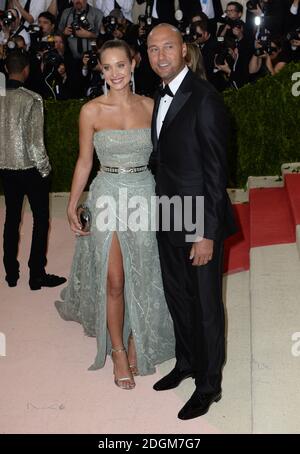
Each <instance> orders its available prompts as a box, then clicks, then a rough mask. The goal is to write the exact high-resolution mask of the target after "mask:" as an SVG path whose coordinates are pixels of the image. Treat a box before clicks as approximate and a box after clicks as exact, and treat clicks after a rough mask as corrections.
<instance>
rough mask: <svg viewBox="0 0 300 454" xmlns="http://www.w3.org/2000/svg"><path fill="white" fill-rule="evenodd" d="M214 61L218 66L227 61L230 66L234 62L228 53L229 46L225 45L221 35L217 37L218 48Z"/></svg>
mask: <svg viewBox="0 0 300 454" xmlns="http://www.w3.org/2000/svg"><path fill="white" fill-rule="evenodd" d="M215 63H216V65H218V66H223V65H225V63H227V64H228V65H229V66H230V67H232V65H233V63H234V61H233V58H232V56H231V53H230V47H229V46H228V45H227V42H226V40H225V39H224V37H221V36H219V37H218V48H217V53H216V56H215Z"/></svg>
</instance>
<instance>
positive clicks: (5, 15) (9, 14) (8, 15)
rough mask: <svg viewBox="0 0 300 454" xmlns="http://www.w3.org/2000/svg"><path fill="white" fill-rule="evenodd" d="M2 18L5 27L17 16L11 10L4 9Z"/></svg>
mask: <svg viewBox="0 0 300 454" xmlns="http://www.w3.org/2000/svg"><path fill="white" fill-rule="evenodd" d="M1 20H2V24H3V25H4V27H10V26H11V25H12V24H13V23H14V22H15V21H16V18H15V16H14V15H13V13H12V12H11V11H4V13H3V15H2V17H1Z"/></svg>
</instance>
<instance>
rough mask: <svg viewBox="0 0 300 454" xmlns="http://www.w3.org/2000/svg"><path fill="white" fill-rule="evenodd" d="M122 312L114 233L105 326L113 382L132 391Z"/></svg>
mask: <svg viewBox="0 0 300 454" xmlns="http://www.w3.org/2000/svg"><path fill="white" fill-rule="evenodd" d="M124 311H125V304H124V269H123V258H122V251H121V248H120V243H119V240H118V237H117V235H116V234H115V233H114V234H113V238H112V243H111V248H110V253H109V259H108V275H107V325H108V331H109V334H110V338H111V344H112V359H113V362H114V374H115V382H116V384H117V385H118V386H119V387H121V388H124V389H132V388H133V387H134V386H135V382H134V379H133V376H132V372H131V370H130V367H129V363H128V358H127V353H126V350H125V348H124V344H123V325H124Z"/></svg>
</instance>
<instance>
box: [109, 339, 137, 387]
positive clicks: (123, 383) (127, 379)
mask: <svg viewBox="0 0 300 454" xmlns="http://www.w3.org/2000/svg"><path fill="white" fill-rule="evenodd" d="M111 351H112V353H123V352H125V354H126V350H125V348H124V347H122V348H112V349H111ZM113 362H114V361H113ZM115 369H116V367H115V363H114V376H115V380H114V381H115V384H116V386H118V388H121V389H126V390H131V389H133V388H134V387H135V382H134V380H133V378H131V377H122V378H117V377H116V373H115ZM129 369H130V372H131V373H132V371H131V368H130V366H129ZM126 382H127V384H126Z"/></svg>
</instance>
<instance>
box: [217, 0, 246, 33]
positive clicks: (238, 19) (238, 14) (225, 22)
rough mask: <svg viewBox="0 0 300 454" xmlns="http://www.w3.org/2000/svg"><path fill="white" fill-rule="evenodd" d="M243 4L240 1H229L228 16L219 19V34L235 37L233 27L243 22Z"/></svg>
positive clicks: (226, 11)
mask: <svg viewBox="0 0 300 454" xmlns="http://www.w3.org/2000/svg"><path fill="white" fill-rule="evenodd" d="M243 10H244V8H243V5H241V4H240V3H238V2H229V3H227V7H226V10H225V13H226V16H225V17H222V18H220V19H219V22H221V25H220V27H219V29H218V33H217V36H222V37H224V38H233V37H234V35H233V33H232V29H233V27H234V26H235V25H236V24H241V23H243V24H244V22H243V21H242V15H243Z"/></svg>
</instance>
